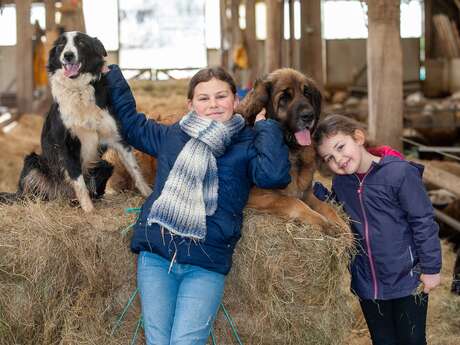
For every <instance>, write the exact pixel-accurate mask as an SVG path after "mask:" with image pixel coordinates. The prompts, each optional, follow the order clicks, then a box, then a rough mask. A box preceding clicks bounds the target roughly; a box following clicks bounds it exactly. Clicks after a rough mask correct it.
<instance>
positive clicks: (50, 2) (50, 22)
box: [45, 0, 56, 30]
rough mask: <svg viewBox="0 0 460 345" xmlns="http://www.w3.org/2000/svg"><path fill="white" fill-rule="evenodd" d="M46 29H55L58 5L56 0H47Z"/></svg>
mask: <svg viewBox="0 0 460 345" xmlns="http://www.w3.org/2000/svg"><path fill="white" fill-rule="evenodd" d="M45 12H46V30H53V29H54V26H55V25H56V7H55V1H54V0H45Z"/></svg>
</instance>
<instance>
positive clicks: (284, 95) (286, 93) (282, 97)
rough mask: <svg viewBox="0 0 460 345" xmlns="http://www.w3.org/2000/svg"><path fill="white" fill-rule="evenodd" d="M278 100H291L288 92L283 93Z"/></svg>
mask: <svg viewBox="0 0 460 345" xmlns="http://www.w3.org/2000/svg"><path fill="white" fill-rule="evenodd" d="M280 99H281V100H283V101H289V100H290V99H291V94H290V93H289V91H283V93H282V94H281V97H280Z"/></svg>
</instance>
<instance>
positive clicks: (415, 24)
mask: <svg viewBox="0 0 460 345" xmlns="http://www.w3.org/2000/svg"><path fill="white" fill-rule="evenodd" d="M422 23H423V21H422V4H421V3H420V2H419V1H411V2H409V3H402V4H401V37H421V36H422Z"/></svg>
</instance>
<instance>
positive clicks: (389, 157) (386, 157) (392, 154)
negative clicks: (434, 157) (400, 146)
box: [367, 146, 425, 176]
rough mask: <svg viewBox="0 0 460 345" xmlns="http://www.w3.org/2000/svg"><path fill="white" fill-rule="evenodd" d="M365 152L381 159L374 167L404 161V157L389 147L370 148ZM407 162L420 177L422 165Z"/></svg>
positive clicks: (422, 169)
mask: <svg viewBox="0 0 460 345" xmlns="http://www.w3.org/2000/svg"><path fill="white" fill-rule="evenodd" d="M367 151H368V152H369V153H371V154H373V155H375V156H378V157H381V158H382V159H381V160H380V162H379V163H378V164H376V166H383V165H385V164H388V163H393V162H402V161H405V158H404V155H403V154H402V153H401V152H399V151H397V150H395V149H393V148H392V147H390V146H376V147H370V148H368V149H367ZM408 162H409V164H411V165H412V166H414V167H416V168H417V170H418V171H419V173H420V176H422V175H423V171H424V169H425V167H424V166H423V165H421V164H418V163H415V162H411V161H408Z"/></svg>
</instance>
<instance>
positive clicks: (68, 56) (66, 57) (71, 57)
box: [64, 52, 75, 62]
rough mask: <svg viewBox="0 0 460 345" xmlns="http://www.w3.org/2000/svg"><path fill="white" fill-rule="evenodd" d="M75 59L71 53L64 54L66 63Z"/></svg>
mask: <svg viewBox="0 0 460 345" xmlns="http://www.w3.org/2000/svg"><path fill="white" fill-rule="evenodd" d="M74 58H75V54H74V53H73V52H65V53H64V60H65V61H67V62H72V61H73V59H74Z"/></svg>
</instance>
